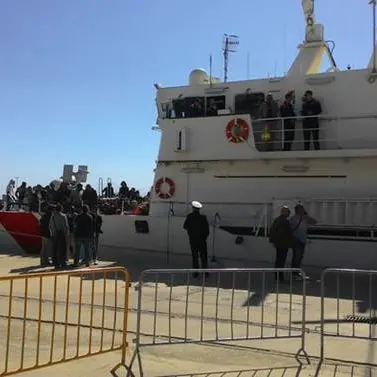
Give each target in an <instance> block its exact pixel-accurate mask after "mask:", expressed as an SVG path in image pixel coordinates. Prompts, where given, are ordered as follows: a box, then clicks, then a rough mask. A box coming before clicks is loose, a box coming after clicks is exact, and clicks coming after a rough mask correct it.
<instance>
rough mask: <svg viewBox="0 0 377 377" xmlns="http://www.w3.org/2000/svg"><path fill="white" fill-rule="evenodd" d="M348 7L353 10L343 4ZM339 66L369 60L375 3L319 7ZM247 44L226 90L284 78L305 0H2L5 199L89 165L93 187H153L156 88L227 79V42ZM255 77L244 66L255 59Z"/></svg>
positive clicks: (0, 152)
mask: <svg viewBox="0 0 377 377" xmlns="http://www.w3.org/2000/svg"><path fill="white" fill-rule="evenodd" d="M345 4H346V5H345ZM315 7H316V17H317V22H320V23H323V24H324V25H325V35H326V39H331V40H334V41H335V42H336V49H335V51H334V55H335V59H336V61H337V63H338V66H339V67H340V68H345V67H346V66H347V65H348V64H350V65H351V66H352V68H363V67H365V66H366V65H367V63H368V61H369V58H370V56H371V54H372V23H371V18H372V10H371V7H370V6H368V0H346V1H345V0H316V5H315ZM224 33H228V34H236V35H238V36H239V38H240V45H239V48H238V52H237V53H235V54H233V55H232V56H231V58H230V68H229V81H232V80H243V79H247V78H248V76H247V75H248V73H249V77H250V78H258V77H266V76H268V75H270V76H274V75H282V74H284V72H286V71H287V70H288V68H289V65H290V63H291V62H292V60H293V59H294V57H295V54H296V52H297V45H298V44H299V43H300V42H301V41H302V40H303V37H304V17H303V13H302V8H301V0H285V1H280V0H270V1H261V2H259V1H256V0H232V1H226V0H190V1H182V0H158V1H157V0H0V143H1V147H0V191H1V192H2V193H3V192H4V191H5V187H6V185H7V183H8V181H9V179H11V178H14V177H18V179H19V181H22V180H25V181H27V182H29V183H30V184H32V185H36V184H38V183H41V184H48V183H49V182H50V181H51V180H53V179H56V178H59V177H60V176H61V175H62V171H63V165H64V164H69V163H71V164H74V165H76V166H77V165H78V164H83V165H89V170H90V175H89V178H88V181H89V182H90V183H92V184H93V185H94V186H95V187H96V188H97V186H98V178H99V177H103V179H104V181H106V180H107V178H108V177H109V178H111V180H112V182H113V183H114V184H115V185H116V186H117V185H118V184H119V183H120V181H121V180H125V181H126V182H128V184H129V185H130V186H134V187H137V188H138V189H140V190H141V191H144V192H145V191H147V190H148V189H149V187H150V186H151V184H152V182H153V169H154V167H155V161H156V158H157V153H158V148H159V140H160V134H159V133H158V132H156V131H152V129H151V128H152V127H153V126H154V124H155V121H156V108H155V102H154V101H155V89H154V87H153V83H155V82H158V83H160V84H161V85H163V86H179V85H185V84H187V80H188V75H189V73H190V71H191V70H192V69H194V68H199V67H201V68H204V69H207V70H208V68H209V67H208V66H209V56H210V54H212V56H213V67H214V68H213V72H214V75H215V76H222V64H223V63H222V51H221V47H222V37H223V34H224ZM248 54H249V56H250V58H249V62H250V64H249V66H248V64H247V60H248V59H247V56H248Z"/></svg>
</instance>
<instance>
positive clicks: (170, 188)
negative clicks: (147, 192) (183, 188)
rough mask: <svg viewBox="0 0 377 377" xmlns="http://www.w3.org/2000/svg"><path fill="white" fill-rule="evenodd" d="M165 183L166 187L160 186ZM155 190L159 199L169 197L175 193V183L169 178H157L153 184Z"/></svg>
mask: <svg viewBox="0 0 377 377" xmlns="http://www.w3.org/2000/svg"><path fill="white" fill-rule="evenodd" d="M164 184H166V186H167V189H164V188H163V187H162V186H163V185H164ZM154 189H155V192H156V194H157V196H158V197H159V198H160V199H169V198H171V197H172V196H173V195H174V193H175V183H174V181H173V180H172V179H171V178H166V177H164V178H159V179H158V180H157V182H156V184H155V186H154Z"/></svg>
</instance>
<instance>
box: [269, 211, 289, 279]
mask: <svg viewBox="0 0 377 377" xmlns="http://www.w3.org/2000/svg"><path fill="white" fill-rule="evenodd" d="M289 215H290V210H289V208H288V207H287V206H283V207H282V209H281V212H280V216H279V217H277V218H276V219H275V220H274V222H273V224H272V226H271V229H270V242H271V243H272V244H273V245H274V247H275V249H276V259H275V268H284V267H285V262H286V260H287V256H288V250H289V249H290V248H291V247H292V246H293V235H292V227H291V225H290V223H289V220H288V218H289ZM276 278H279V280H280V281H281V282H284V281H285V279H284V273H283V272H280V273H278V274H277V276H276Z"/></svg>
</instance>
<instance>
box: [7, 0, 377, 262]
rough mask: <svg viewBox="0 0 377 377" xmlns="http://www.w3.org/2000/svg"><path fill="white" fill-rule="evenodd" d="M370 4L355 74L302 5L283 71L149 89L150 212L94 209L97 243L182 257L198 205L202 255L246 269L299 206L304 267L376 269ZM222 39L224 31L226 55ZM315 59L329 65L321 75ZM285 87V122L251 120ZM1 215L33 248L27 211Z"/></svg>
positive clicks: (375, 93) (202, 74)
mask: <svg viewBox="0 0 377 377" xmlns="http://www.w3.org/2000/svg"><path fill="white" fill-rule="evenodd" d="M371 5H372V7H373V12H374V17H373V51H372V56H371V59H370V61H369V62H366V64H365V68H364V69H357V70H356V69H351V68H350V67H348V68H346V69H339V68H338V67H337V64H336V61H335V58H334V55H333V44H332V42H329V41H326V39H325V36H324V34H325V33H324V26H323V25H322V24H320V23H317V22H316V19H315V12H314V1H313V0H303V1H302V8H303V13H304V17H305V20H306V28H305V37H304V40H303V42H302V43H301V44H300V45H299V46H298V53H297V56H296V57H295V59H294V61H293V63H292V65H291V67H290V69H289V70H288V72H287V73H286V74H285V75H284V76H282V77H267V78H261V79H252V80H243V81H232V82H228V81H227V79H226V77H225V79H224V80H220V79H218V78H215V77H213V76H212V73H211V72H210V73H209V74H208V73H207V72H206V71H205V70H203V69H194V70H193V71H192V72H191V73H190V74H189V77H188V85H185V86H178V87H162V86H161V85H158V84H155V87H156V106H157V114H158V116H157V123H156V127H154V129H155V131H157V132H160V134H161V139H160V147H159V153H158V158H157V162H156V167H155V171H154V181H153V187H152V192H151V197H150V212H149V214H148V216H124V215H108V216H107V215H104V216H103V232H104V233H103V235H102V237H101V243H102V245H106V246H111V247H117V248H121V250H124V252H127V250H128V249H133V250H134V249H136V250H140V251H141V252H142V251H149V252H156V253H160V254H161V255H166V257H167V260H168V261H169V260H170V256H171V255H189V254H190V249H189V243H188V239H187V235H186V233H185V231H184V229H183V223H184V219H185V216H186V215H187V213H189V212H190V211H191V204H190V203H191V201H193V200H196V201H200V202H201V203H202V205H203V213H204V214H205V215H206V216H207V218H208V220H209V223H210V228H211V234H210V237H209V240H208V246H209V254H210V257H211V260H212V261H213V262H215V261H219V260H227V261H229V263H228V264H227V265H228V266H230V265H232V261H238V262H240V263H242V264H244V265H251V266H252V265H253V263H254V262H256V261H261V262H271V261H272V260H273V259H274V249H273V247H272V245H271V244H270V242H269V229H270V226H271V223H272V221H273V219H274V218H275V217H276V216H278V214H279V212H280V209H281V207H282V206H283V205H286V206H289V207H290V208H292V209H293V207H294V206H295V205H297V204H302V205H303V206H304V207H305V209H306V211H307V212H308V214H309V215H310V216H311V217H313V218H315V219H316V221H317V223H316V225H315V226H311V227H310V228H309V242H308V247H307V251H306V254H305V264H306V265H311V266H316V267H342V268H361V269H370V268H374V269H377V258H376V253H377V244H376V241H377V179H376V178H375V175H374V172H375V166H376V165H377V131H376V130H377V107H376V98H377V69H376V66H377V58H376V32H375V30H376V23H375V22H376V21H375V14H376V10H375V7H376V1H371ZM366 6H367V5H366ZM232 41H233V40H232V36H228V35H226V36H225V45H226V46H225V47H224V51H226V49H227V46H228V45H229V44H231V43H232ZM227 44H228V45H227ZM325 58H326V59H328V61H329V62H330V68H329V69H328V70H327V71H326V72H321V64H322V61H323V59H325ZM308 91H309V92H310V91H311V92H312V93H313V95H314V98H315V99H316V100H317V101H319V103H320V104H321V107H322V112H321V113H320V114H316V115H315V116H313V115H305V114H303V113H302V111H301V110H302V106H303V101H305V98H303V97H304V94H305V93H308ZM287 94H290V95H291V97H292V98H293V106H294V110H295V114H296V115H295V116H294V117H291V118H287V117H281V115H280V113H279V114H276V116H271V114H268V117H267V116H266V114H264V116H261V113H262V112H261V108H262V107H263V106H264V104H265V103H266V101H267V97H270V98H272V99H273V101H275V102H276V103H277V104H278V106H279V105H280V104H282V103H283V102H284V100H285V96H286V95H287ZM308 119H317V121H318V124H319V135H318V136H319V137H318V144H319V145H317V146H315V145H314V146H313V143H311V144H310V146H309V148H308V145H307V143H305V140H304V134H305V127H306V126H305V124H306V125H307V124H308ZM292 121H293V123H294V125H295V129H294V134H293V140H292V142H291V144H290V146H289V148H286V143H287V132H286V131H287V127H288V126H289V124H292ZM309 123H310V122H309ZM314 147H316V148H314ZM12 216H14V218H17V220H12V219H11V217H12ZM5 219H7V220H5ZM0 220H1V223H2V226H3V230H5V231H3V232H1V234H2V236H1V237H2V238H1V241H0V243H1V244H8V245H9V244H10V243H12V242H14V239H15V237H16V236H13V237H12V234H16V233H19V234H21V233H22V234H23V236H22V237H23V238H22V242H21V243H22V244H23V247H24V246H25V245H26V244H28V243H29V242H30V240H31V239H34V240H36V241H34V242H35V243H37V245H36V248H38V247H39V242H40V241H38V239H39V237H38V225H37V222H36V221H37V216H36V215H35V214H30V213H20V212H18V213H16V212H12V214H10V213H8V214H5V212H2V213H1V214H0ZM9 224H11V225H9ZM20 224H22V225H20ZM16 241H17V240H16ZM17 242H18V243H19V244H20V237H18V241H17ZM103 257H104V258H106V256H103Z"/></svg>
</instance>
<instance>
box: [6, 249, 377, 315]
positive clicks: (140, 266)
mask: <svg viewBox="0 0 377 377" xmlns="http://www.w3.org/2000/svg"><path fill="white" fill-rule="evenodd" d="M28 256H29V257H30V255H28ZM36 258H39V257H37V256H36ZM99 258H100V260H103V261H106V262H107V261H108V262H109V263H112V265H121V266H124V267H126V268H127V269H128V271H129V273H130V275H131V281H133V282H137V281H138V280H139V277H140V275H141V273H142V272H143V271H144V270H146V269H166V268H170V269H187V268H190V267H191V255H189V254H187V255H181V254H175V253H170V258H169V259H170V260H169V262H170V263H169V264H168V263H167V255H166V253H165V252H156V251H153V252H152V251H145V250H137V249H125V248H121V247H110V246H101V249H100V253H99ZM33 259H34V258H33ZM209 267H210V268H231V267H237V268H272V267H273V265H272V263H264V262H255V261H250V260H233V259H231V258H227V259H226V258H221V259H220V258H218V259H217V261H216V262H215V263H213V262H210V266H209ZM34 269H36V266H31V267H27V268H24V269H23V270H22V269H13V270H11V271H10V272H14V273H29V272H30V271H33V270H34ZM304 269H305V271H306V272H307V273H308V275H309V276H310V280H308V281H307V282H306V284H305V289H306V295H307V296H312V297H317V298H320V297H321V285H320V279H321V273H322V270H321V269H318V268H310V267H308V268H306V267H305V266H304ZM219 275H220V278H219ZM144 282H146V283H155V282H156V276H152V275H149V276H148V277H146V279H145V280H144ZM158 282H159V283H165V284H166V285H168V286H179V285H187V282H188V278H187V274H185V273H181V274H177V275H175V276H174V278H173V280H172V277H171V276H169V275H159V276H158ZM189 283H190V285H192V286H197V287H201V286H203V285H205V286H206V287H214V288H216V287H219V288H221V289H234V290H246V291H247V290H248V288H251V290H252V292H253V293H251V295H250V297H249V298H248V299H247V300H246V301H245V303H244V306H261V305H262V304H263V302H264V301H265V299H266V298H267V297H268V296H269V294H270V293H276V292H277V291H278V292H279V293H282V294H284V293H286V294H292V295H302V293H303V289H302V288H303V287H302V283H301V282H293V283H292V284H289V283H288V284H279V285H277V284H276V282H275V280H274V275H273V274H271V273H266V275H265V279H263V277H262V273H259V274H258V273H252V274H251V278H250V280H248V275H247V273H242V272H240V273H237V274H236V275H235V276H232V274H229V273H228V274H227V273H221V274H216V273H214V274H212V275H211V276H210V277H209V278H208V279H205V280H204V279H203V278H202V277H199V278H198V279H194V278H192V277H190V280H189ZM353 286H354V288H353ZM370 287H372V289H369V288H370ZM325 296H326V297H327V298H339V299H340V300H354V301H355V302H357V310H358V313H366V312H368V310H370V309H377V276H374V277H373V278H372V279H368V277H367V276H357V277H356V278H355V279H354V280H352V278H351V276H350V275H348V276H347V275H345V276H340V277H339V278H338V277H337V276H335V275H329V276H328V277H327V279H326V291H325Z"/></svg>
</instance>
